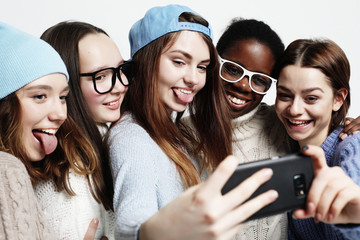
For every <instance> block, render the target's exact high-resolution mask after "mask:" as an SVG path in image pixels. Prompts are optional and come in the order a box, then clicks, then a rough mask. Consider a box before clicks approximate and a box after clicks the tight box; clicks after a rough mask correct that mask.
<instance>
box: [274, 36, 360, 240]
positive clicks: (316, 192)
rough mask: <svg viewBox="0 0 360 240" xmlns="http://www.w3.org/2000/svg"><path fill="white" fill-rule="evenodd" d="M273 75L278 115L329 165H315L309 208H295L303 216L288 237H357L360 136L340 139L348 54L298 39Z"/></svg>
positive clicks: (346, 105) (296, 137)
mask: <svg viewBox="0 0 360 240" xmlns="http://www.w3.org/2000/svg"><path fill="white" fill-rule="evenodd" d="M275 76H277V77H278V84H277V97H276V104H275V105H276V113H277V115H278V117H279V119H280V120H281V122H282V123H283V124H284V126H285V128H286V131H287V133H288V134H289V136H290V137H291V138H292V139H294V140H296V141H297V142H298V143H299V146H300V147H304V146H306V145H310V144H311V145H316V146H321V148H322V149H323V151H324V152H325V157H326V163H327V164H326V163H325V166H323V167H320V168H318V167H316V165H314V167H315V178H314V180H313V183H312V186H311V188H310V190H309V193H308V197H307V209H306V210H297V211H295V212H294V216H295V217H296V218H299V219H295V218H293V217H291V215H289V238H290V239H357V238H358V237H359V234H360V225H359V223H360V215H359V211H360V187H359V184H360V165H359V159H360V134H359V133H356V134H353V135H350V136H348V137H347V138H345V139H344V140H343V141H341V139H340V138H339V134H340V132H341V131H342V129H343V124H344V121H345V117H346V114H347V111H348V109H349V107H350V85H349V79H350V64H349V62H348V59H347V58H346V55H345V53H344V52H343V51H342V49H341V48H340V47H339V46H338V45H337V44H336V43H334V42H333V41H330V40H326V39H321V40H308V39H300V40H296V41H294V42H292V43H291V44H290V45H289V46H288V47H287V49H286V50H285V52H284V53H283V55H282V56H281V57H280V59H279V61H278V63H277V65H276V67H275ZM327 165H328V166H330V167H327ZM303 218H306V219H303ZM339 223H357V224H353V225H352V224H350V225H349V224H347V225H341V224H339ZM336 224H337V225H336Z"/></svg>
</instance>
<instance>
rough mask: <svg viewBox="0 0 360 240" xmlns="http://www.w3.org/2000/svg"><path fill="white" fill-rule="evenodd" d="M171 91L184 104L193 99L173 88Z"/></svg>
mask: <svg viewBox="0 0 360 240" xmlns="http://www.w3.org/2000/svg"><path fill="white" fill-rule="evenodd" d="M173 91H174V92H175V94H176V96H177V97H178V99H179V100H180V101H182V102H184V103H190V102H191V101H192V100H193V98H194V97H193V95H192V94H187V93H184V92H182V91H180V90H179V89H177V88H174V89H173Z"/></svg>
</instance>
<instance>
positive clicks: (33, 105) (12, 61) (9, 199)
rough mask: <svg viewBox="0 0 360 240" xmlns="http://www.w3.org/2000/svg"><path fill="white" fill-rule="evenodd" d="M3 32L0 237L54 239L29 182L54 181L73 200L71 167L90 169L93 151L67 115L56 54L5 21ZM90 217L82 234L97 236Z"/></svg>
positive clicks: (63, 71) (0, 63) (65, 87)
mask: <svg viewBox="0 0 360 240" xmlns="http://www.w3.org/2000/svg"><path fill="white" fill-rule="evenodd" d="M0 36H1V37H0V151H1V152H0V154H1V158H0V161H1V168H0V169H1V174H0V178H1V183H2V184H1V186H0V192H1V194H0V208H1V211H0V215H1V218H0V219H1V222H2V224H1V226H2V227H1V228H0V229H1V230H0V238H5V239H13V238H14V239H15V238H16V239H27V238H29V239H54V235H55V236H56V233H54V232H53V230H54V229H53V228H51V226H49V223H48V222H47V221H46V220H44V218H43V215H42V211H41V209H40V208H39V206H38V204H37V202H36V200H35V196H34V192H33V189H32V187H31V185H34V186H36V185H37V184H39V183H40V182H41V181H52V182H53V184H54V185H56V186H57V189H58V191H64V192H65V191H66V192H68V193H69V197H70V198H69V199H70V200H71V196H72V195H74V193H73V191H72V189H71V187H70V186H69V175H68V174H69V171H75V172H77V173H79V174H84V173H89V174H91V171H92V169H93V168H94V167H96V166H94V158H95V157H94V150H93V148H92V147H91V145H90V143H89V142H88V141H86V138H84V137H85V136H84V134H83V133H82V132H81V130H80V129H79V128H78V126H77V125H76V124H75V122H74V121H73V120H71V119H67V107H66V98H67V96H68V93H69V87H68V83H67V81H68V73H67V71H66V67H65V65H64V63H63V61H62V60H61V58H60V56H59V55H58V53H57V52H56V51H55V50H54V49H53V48H52V47H51V46H50V45H49V44H47V43H46V42H44V41H42V40H40V39H38V38H36V37H33V36H31V35H29V34H26V33H24V32H22V31H19V30H17V29H15V28H13V27H11V26H9V25H7V24H5V23H0ZM84 139H85V140H84ZM20 161H21V162H20ZM25 169H26V170H25ZM49 210H51V209H49ZM57 214H59V215H60V214H61V213H60V212H59V213H57ZM78 214H80V213H78ZM91 219H92V218H90V219H84V221H86V222H87V224H86V226H85V228H84V229H79V231H78V234H79V237H78V238H79V239H83V238H84V236H85V239H93V238H94V235H95V231H96V227H97V224H98V220H96V219H93V221H91ZM73 220H74V219H68V221H73ZM90 221H91V222H90ZM89 223H90V228H89V231H88V232H86V230H87V226H88V225H89ZM57 224H59V225H62V224H63V223H62V222H58V223H57ZM49 229H50V230H49ZM52 234H54V235H52ZM2 236H4V237H2ZM56 238H57V237H56ZM72 239H74V238H72Z"/></svg>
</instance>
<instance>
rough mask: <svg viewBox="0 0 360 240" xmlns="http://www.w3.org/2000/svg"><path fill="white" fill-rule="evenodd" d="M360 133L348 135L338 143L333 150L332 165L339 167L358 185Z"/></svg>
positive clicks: (359, 178)
mask: <svg viewBox="0 0 360 240" xmlns="http://www.w3.org/2000/svg"><path fill="white" fill-rule="evenodd" d="M359 159H360V133H357V134H354V135H350V136H348V137H347V138H346V139H344V140H343V141H341V142H339V144H338V145H337V147H336V150H335V156H334V161H335V162H334V164H335V165H338V166H340V167H341V168H342V169H343V170H344V171H345V172H346V174H347V175H349V176H350V177H351V178H352V179H353V180H354V181H355V182H356V183H357V184H360V174H359V173H360V164H359Z"/></svg>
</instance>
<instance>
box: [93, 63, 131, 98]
mask: <svg viewBox="0 0 360 240" xmlns="http://www.w3.org/2000/svg"><path fill="white" fill-rule="evenodd" d="M115 71H116V76H117V77H118V78H119V79H120V82H121V84H123V85H124V86H128V85H129V80H128V78H127V77H125V76H121V71H122V69H119V68H117V69H114V70H113V69H104V70H102V71H100V72H98V73H96V74H95V76H94V80H95V81H94V82H95V86H96V89H97V90H98V91H99V92H101V93H103V92H108V91H109V90H110V89H112V88H113V85H114V84H115V83H116V81H114V80H113V78H115Z"/></svg>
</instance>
